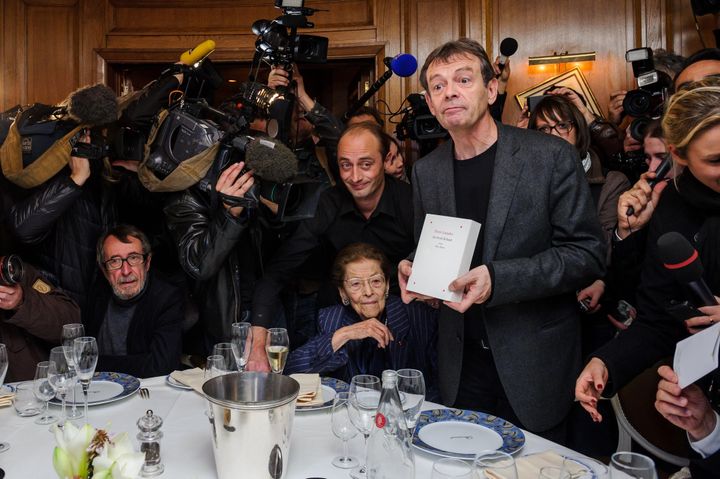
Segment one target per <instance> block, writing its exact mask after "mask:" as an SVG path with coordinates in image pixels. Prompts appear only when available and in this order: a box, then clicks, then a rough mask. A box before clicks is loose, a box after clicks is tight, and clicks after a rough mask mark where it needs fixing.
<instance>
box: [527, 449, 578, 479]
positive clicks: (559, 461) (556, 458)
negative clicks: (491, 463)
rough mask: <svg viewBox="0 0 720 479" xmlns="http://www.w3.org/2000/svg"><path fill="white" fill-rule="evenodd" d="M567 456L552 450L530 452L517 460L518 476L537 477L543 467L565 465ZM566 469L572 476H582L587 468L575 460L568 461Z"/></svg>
mask: <svg viewBox="0 0 720 479" xmlns="http://www.w3.org/2000/svg"><path fill="white" fill-rule="evenodd" d="M564 460H565V458H564V457H563V456H561V455H560V454H558V453H556V452H552V451H545V452H541V453H538V454H530V455H529V456H523V457H519V458H517V459H516V460H515V465H516V466H517V472H518V477H520V478H523V477H532V478H536V477H538V476H539V475H540V469H541V468H543V467H549V466H551V467H563V461H564ZM565 470H566V471H567V472H569V473H570V477H571V478H574V477H581V476H582V475H583V473H584V472H587V468H585V467H583V466H582V465H581V464H579V463H577V462H575V461H568V462H567V464H565Z"/></svg>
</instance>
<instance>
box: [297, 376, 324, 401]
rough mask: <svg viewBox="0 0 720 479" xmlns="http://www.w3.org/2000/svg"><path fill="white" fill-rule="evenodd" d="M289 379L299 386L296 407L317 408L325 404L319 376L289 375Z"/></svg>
mask: <svg viewBox="0 0 720 479" xmlns="http://www.w3.org/2000/svg"><path fill="white" fill-rule="evenodd" d="M290 377H291V378H293V379H294V380H295V381H297V382H298V383H299V384H300V392H299V393H298V398H297V402H298V406H319V405H321V404H323V403H324V402H325V401H324V400H323V395H322V388H321V387H320V375H319V374H291V375H290Z"/></svg>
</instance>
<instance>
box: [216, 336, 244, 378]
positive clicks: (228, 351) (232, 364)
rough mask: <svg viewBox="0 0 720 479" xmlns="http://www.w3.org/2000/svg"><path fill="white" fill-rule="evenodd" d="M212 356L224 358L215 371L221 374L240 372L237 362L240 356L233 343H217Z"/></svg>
mask: <svg viewBox="0 0 720 479" xmlns="http://www.w3.org/2000/svg"><path fill="white" fill-rule="evenodd" d="M212 355H213V356H220V357H222V364H221V363H217V364H216V366H215V367H216V369H215V370H216V371H219V372H220V373H221V374H228V373H233V372H235V371H237V370H238V365H237V361H235V358H236V357H237V355H238V354H237V348H236V347H235V345H234V344H233V343H217V344H216V345H215V346H213V353H212Z"/></svg>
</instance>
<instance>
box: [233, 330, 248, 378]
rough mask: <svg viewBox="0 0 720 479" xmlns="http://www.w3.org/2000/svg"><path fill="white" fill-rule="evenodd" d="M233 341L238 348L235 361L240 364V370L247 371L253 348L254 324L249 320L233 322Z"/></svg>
mask: <svg viewBox="0 0 720 479" xmlns="http://www.w3.org/2000/svg"><path fill="white" fill-rule="evenodd" d="M232 343H233V344H234V345H235V348H236V349H237V356H236V357H235V361H236V362H237V365H238V371H240V372H243V371H245V365H246V364H247V362H248V358H249V357H250V350H252V343H253V332H252V325H251V324H250V323H247V322H242V323H233V324H232Z"/></svg>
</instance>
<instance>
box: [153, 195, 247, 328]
mask: <svg viewBox="0 0 720 479" xmlns="http://www.w3.org/2000/svg"><path fill="white" fill-rule="evenodd" d="M248 212H249V211H248V209H245V211H244V212H243V215H241V217H240V218H235V217H233V216H232V215H230V214H229V213H227V212H226V211H225V208H224V207H223V205H222V204H221V203H219V202H215V201H213V200H212V199H211V198H210V197H209V196H208V195H206V194H204V193H201V192H199V191H197V190H196V189H194V188H190V189H188V190H186V191H184V192H182V193H180V194H178V195H176V196H175V197H173V198H172V199H171V200H170V201H169V203H168V205H167V206H166V207H165V217H166V220H167V226H168V229H169V230H170V233H171V235H172V236H173V238H174V239H175V241H176V244H177V247H178V255H179V259H180V264H181V266H182V268H183V269H184V270H185V272H186V273H187V274H188V275H190V276H191V277H192V278H193V279H194V280H196V286H195V288H194V294H193V296H194V297H195V300H196V302H197V304H198V307H199V308H200V320H201V321H202V322H204V328H205V331H206V333H208V334H209V336H210V339H211V340H216V341H220V340H223V339H229V338H230V337H231V324H232V323H233V322H235V321H240V320H241V314H242V311H243V310H247V309H249V307H250V300H251V299H252V289H253V287H254V282H255V280H256V278H257V277H258V276H259V273H258V272H257V271H259V268H260V262H261V258H260V256H261V254H260V238H259V231H258V228H259V227H258V226H257V225H256V224H255V221H254V220H253V219H249V218H247V216H246V215H247V214H248Z"/></svg>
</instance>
